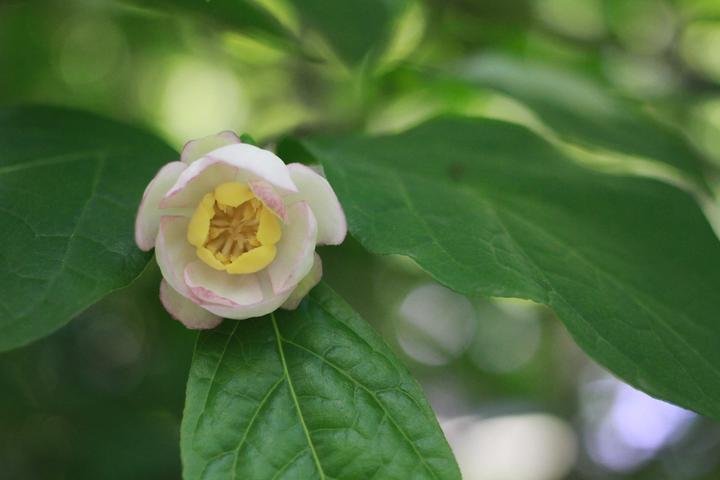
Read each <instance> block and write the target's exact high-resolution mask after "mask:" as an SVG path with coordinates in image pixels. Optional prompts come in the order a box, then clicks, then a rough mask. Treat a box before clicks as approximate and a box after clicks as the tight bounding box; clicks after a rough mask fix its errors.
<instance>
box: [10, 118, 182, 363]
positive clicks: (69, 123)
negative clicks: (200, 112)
mask: <svg viewBox="0 0 720 480" xmlns="http://www.w3.org/2000/svg"><path fill="white" fill-rule="evenodd" d="M176 157H177V154H176V153H175V152H173V150H172V149H170V148H169V147H168V146H166V145H165V144H164V143H163V142H161V141H160V140H158V139H157V138H155V137H153V136H152V135H149V134H147V133H144V132H143V131H141V130H138V129H135V128H130V127H127V126H125V125H123V124H120V123H117V122H113V121H110V120H105V119H102V118H99V117H96V116H95V115H90V114H85V113H78V112H73V111H70V110H64V109H60V108H41V107H32V108H13V109H5V110H0V232H2V249H0V265H2V267H1V270H2V275H0V350H7V349H10V348H13V347H17V346H20V345H23V344H26V343H28V342H30V341H32V340H34V339H37V338H40V337H42V336H45V335H47V334H49V333H51V332H52V331H53V330H55V329H57V328H58V327H60V326H61V325H63V324H65V323H66V322H67V321H68V320H70V319H71V318H72V317H73V316H74V315H76V314H77V313H79V312H80V311H82V310H84V309H85V308H86V307H87V306H89V305H90V304H92V303H94V302H95V301H97V300H98V299H100V298H102V297H103V296H104V295H106V294H107V293H109V292H110V291H112V290H115V289H117V288H120V287H123V286H125V285H127V284H129V283H130V282H131V281H132V280H133V279H134V278H135V277H136V276H137V275H138V274H139V273H140V272H141V271H142V269H143V268H144V267H145V265H146V263H147V261H148V258H149V255H148V254H147V253H143V252H141V251H139V250H138V248H137V247H136V246H135V243H134V240H133V223H134V219H135V211H136V209H137V205H138V202H139V200H140V197H141V196H142V193H143V190H144V188H145V186H146V185H147V183H148V182H149V181H150V179H152V177H153V175H154V174H155V172H156V171H157V170H158V169H159V168H160V166H161V165H162V164H164V163H166V162H168V161H172V160H173V159H175V158H176Z"/></svg>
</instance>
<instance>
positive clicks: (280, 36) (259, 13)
mask: <svg viewBox="0 0 720 480" xmlns="http://www.w3.org/2000/svg"><path fill="white" fill-rule="evenodd" d="M125 1H127V2H130V3H134V4H137V5H138V6H141V7H143V8H151V9H155V10H158V11H162V12H168V13H170V14H174V13H175V12H174V11H173V9H180V11H181V12H187V13H192V14H195V15H199V16H202V17H205V18H208V19H211V20H212V21H214V22H217V23H219V24H221V25H224V26H227V27H228V28H232V29H236V30H241V31H243V32H245V33H248V34H250V35H255V36H260V37H264V38H265V39H267V40H271V41H274V42H276V43H277V42H279V43H281V44H283V45H285V46H288V47H292V48H294V42H295V41H296V39H295V37H294V35H293V34H292V33H291V32H290V31H289V30H288V29H287V28H286V27H285V26H283V24H282V23H280V22H279V21H278V19H277V18H275V16H274V15H273V14H272V13H270V12H269V11H268V10H267V9H265V8H264V7H262V6H261V5H260V4H258V3H257V2H255V1H254V0H211V1H210V0H142V1H141V0H125Z"/></svg>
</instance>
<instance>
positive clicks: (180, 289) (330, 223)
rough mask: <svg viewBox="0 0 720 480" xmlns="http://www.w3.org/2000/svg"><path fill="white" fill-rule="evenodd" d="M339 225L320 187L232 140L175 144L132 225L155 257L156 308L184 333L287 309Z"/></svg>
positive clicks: (337, 239)
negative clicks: (158, 277)
mask: <svg viewBox="0 0 720 480" xmlns="http://www.w3.org/2000/svg"><path fill="white" fill-rule="evenodd" d="M346 232H347V224H346V222H345V215H344V213H343V211H342V208H341V207H340V203H339V202H338V199H337V197H336V196H335V192H334V191H333V190H332V187H331V186H330V184H329V183H328V182H327V180H325V178H324V177H323V176H322V175H320V174H319V173H317V172H316V171H315V170H313V169H312V168H310V167H307V166H305V165H302V164H299V163H291V164H289V165H285V164H284V163H283V161H282V160H280V158H278V157H277V156H276V155H275V154H273V153H272V152H269V151H267V150H263V149H261V148H258V147H256V146H253V145H250V144H248V143H242V142H241V141H240V139H239V138H238V137H237V136H236V135H235V134H234V133H232V132H222V133H220V134H218V135H213V136H210V137H206V138H202V139H199V140H194V141H191V142H189V143H187V144H186V145H185V148H184V149H183V152H182V155H181V158H180V161H176V162H170V163H168V164H166V165H165V166H163V167H162V168H161V169H160V171H159V172H158V173H157V175H155V178H154V179H153V180H152V181H151V182H150V184H149V185H148V186H147V188H146V189H145V193H144V194H143V198H142V202H141V203H140V207H139V209H138V213H137V218H136V221H135V242H136V243H137V245H138V247H140V249H142V250H145V251H148V250H151V249H152V248H153V247H154V248H155V257H156V259H157V262H158V265H159V266H160V271H161V272H162V275H163V280H162V282H161V284H160V300H161V302H162V304H163V305H164V307H165V309H166V310H167V311H168V312H169V313H170V314H171V315H172V316H173V317H174V318H176V319H177V320H179V321H181V322H182V323H183V324H184V325H185V326H187V327H188V328H196V329H203V328H213V327H215V326H217V325H218V324H219V323H220V322H221V321H222V319H223V318H231V319H236V320H242V319H246V318H251V317H259V316H262V315H265V314H268V313H270V312H273V311H275V310H276V309H277V308H279V307H283V308H288V309H294V308H296V307H297V306H298V305H299V303H300V301H301V300H302V298H303V297H304V296H305V295H306V294H307V293H308V292H309V291H310V289H311V288H312V287H314V286H315V285H316V284H317V283H318V282H319V281H320V277H321V276H322V264H321V262H320V257H319V256H318V255H317V254H316V253H315V245H338V244H340V243H342V241H343V240H344V239H345V234H346Z"/></svg>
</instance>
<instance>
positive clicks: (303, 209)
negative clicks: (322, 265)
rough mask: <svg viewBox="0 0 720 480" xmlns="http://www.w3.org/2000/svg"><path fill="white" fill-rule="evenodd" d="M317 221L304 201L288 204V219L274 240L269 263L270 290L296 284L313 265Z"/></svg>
mask: <svg viewBox="0 0 720 480" xmlns="http://www.w3.org/2000/svg"><path fill="white" fill-rule="evenodd" d="M316 237H317V222H316V221H315V216H314V215H313V212H312V210H311V209H310V206H309V205H308V204H307V203H306V202H296V203H294V204H292V205H291V206H290V207H289V208H288V223H287V224H286V225H285V227H284V228H283V232H282V238H281V239H280V241H279V242H278V243H277V244H276V246H277V254H276V256H275V260H273V262H272V263H271V264H270V265H268V267H267V269H266V270H267V273H268V276H269V277H270V283H271V285H272V291H273V293H274V294H279V293H280V292H284V291H286V290H288V289H293V288H294V287H295V285H297V284H298V282H300V280H302V279H303V278H304V277H305V275H307V274H308V272H309V271H310V269H311V268H312V265H313V254H314V253H315V239H316Z"/></svg>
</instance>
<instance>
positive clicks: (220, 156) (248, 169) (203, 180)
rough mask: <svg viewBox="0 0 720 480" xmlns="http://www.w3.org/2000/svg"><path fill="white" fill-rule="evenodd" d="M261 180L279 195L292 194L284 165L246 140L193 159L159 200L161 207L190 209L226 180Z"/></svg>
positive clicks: (241, 181)
mask: <svg viewBox="0 0 720 480" xmlns="http://www.w3.org/2000/svg"><path fill="white" fill-rule="evenodd" d="M258 180H263V181H266V182H268V183H269V184H270V185H272V186H273V187H274V188H275V189H276V190H278V191H279V192H280V193H282V194H289V193H296V192H297V191H298V190H297V187H296V186H295V184H294V183H293V181H292V179H291V178H290V173H289V172H288V168H287V166H285V164H284V163H283V161H282V160H280V159H279V158H278V157H277V156H276V155H275V154H273V153H272V152H268V151H267V150H263V149H261V148H258V147H256V146H254V145H250V144H247V143H235V144H232V145H226V146H224V147H221V148H219V149H217V150H213V151H212V152H210V153H209V154H207V155H205V156H204V157H202V158H200V159H199V160H196V161H195V162H193V163H192V164H191V165H190V166H189V167H188V168H187V169H186V170H185V171H184V172H182V174H181V175H180V177H179V178H178V180H177V182H175V184H174V185H173V186H172V188H171V189H170V190H169V191H168V192H167V193H166V194H165V196H164V197H163V199H162V200H161V202H160V206H161V207H162V208H194V207H195V205H197V203H198V202H199V201H200V199H201V198H202V196H203V195H205V194H206V193H208V192H210V191H212V190H213V189H214V188H215V187H216V186H217V185H220V184H222V183H226V182H233V181H235V182H240V183H249V182H255V181H258Z"/></svg>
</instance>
